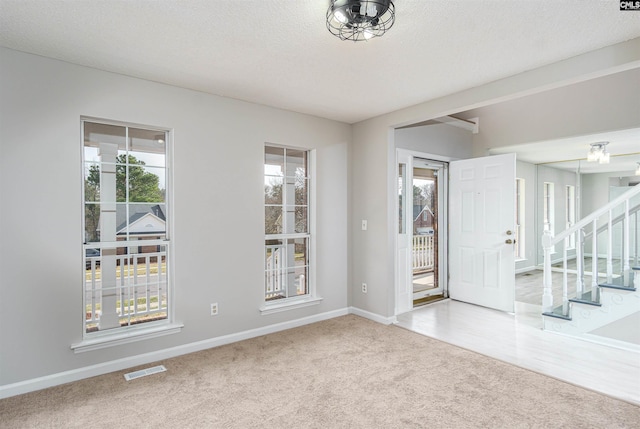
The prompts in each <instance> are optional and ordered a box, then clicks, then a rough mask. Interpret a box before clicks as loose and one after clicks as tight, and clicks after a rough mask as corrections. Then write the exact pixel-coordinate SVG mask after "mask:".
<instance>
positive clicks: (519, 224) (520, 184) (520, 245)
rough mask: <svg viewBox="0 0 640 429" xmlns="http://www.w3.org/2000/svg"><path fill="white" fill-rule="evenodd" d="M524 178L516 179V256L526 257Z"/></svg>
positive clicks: (518, 257)
mask: <svg viewBox="0 0 640 429" xmlns="http://www.w3.org/2000/svg"><path fill="white" fill-rule="evenodd" d="M524 196H525V193H524V179H519V178H517V179H516V231H515V240H516V246H515V252H516V253H515V257H516V259H525V248H524Z"/></svg>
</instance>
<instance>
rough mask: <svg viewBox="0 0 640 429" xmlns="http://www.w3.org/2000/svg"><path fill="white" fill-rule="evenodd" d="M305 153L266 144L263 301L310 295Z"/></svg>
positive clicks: (306, 164) (307, 186) (307, 173)
mask: <svg viewBox="0 0 640 429" xmlns="http://www.w3.org/2000/svg"><path fill="white" fill-rule="evenodd" d="M308 155H309V154H308V152H307V151H304V150H299V149H290V148H283V147H275V146H265V152H264V203H265V210H264V217H265V226H264V232H265V295H264V297H265V301H266V302H271V301H276V300H287V299H294V298H297V297H302V296H306V295H309V293H310V292H309V247H310V240H311V235H310V232H309V165H308V164H309V163H308V158H309V156H308Z"/></svg>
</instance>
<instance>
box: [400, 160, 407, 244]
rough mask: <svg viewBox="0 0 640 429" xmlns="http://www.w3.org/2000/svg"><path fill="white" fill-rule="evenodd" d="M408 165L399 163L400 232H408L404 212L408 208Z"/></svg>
mask: <svg viewBox="0 0 640 429" xmlns="http://www.w3.org/2000/svg"><path fill="white" fill-rule="evenodd" d="M406 172H407V166H406V164H399V165H398V233H399V234H406V231H405V229H406V228H405V218H404V213H405V209H406V207H405V206H406V184H407V177H406Z"/></svg>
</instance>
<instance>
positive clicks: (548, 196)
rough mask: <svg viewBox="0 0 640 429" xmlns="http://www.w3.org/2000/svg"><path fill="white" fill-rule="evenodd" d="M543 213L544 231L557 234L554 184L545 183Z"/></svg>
mask: <svg viewBox="0 0 640 429" xmlns="http://www.w3.org/2000/svg"><path fill="white" fill-rule="evenodd" d="M543 200H544V201H543V208H542V210H543V213H542V222H543V230H544V231H551V233H555V228H554V189H553V183H551V182H544V195H543ZM554 249H555V246H554V248H553V249H552V251H554Z"/></svg>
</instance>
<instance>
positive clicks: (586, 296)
mask: <svg viewBox="0 0 640 429" xmlns="http://www.w3.org/2000/svg"><path fill="white" fill-rule="evenodd" d="M591 292H592V291H588V292H583V293H582V298H577V297H576V298H571V299H569V301H570V302H575V303H579V304H587V305H594V306H596V307H602V304H600V302H598V301H596V300H594V299H593V298H591Z"/></svg>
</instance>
